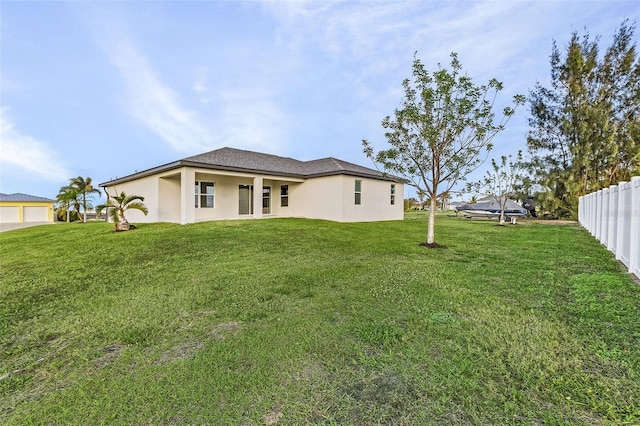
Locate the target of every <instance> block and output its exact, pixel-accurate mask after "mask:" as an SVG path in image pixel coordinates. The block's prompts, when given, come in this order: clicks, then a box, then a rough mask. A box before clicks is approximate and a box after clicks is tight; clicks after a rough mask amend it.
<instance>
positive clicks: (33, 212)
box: [23, 206, 48, 222]
mask: <svg viewBox="0 0 640 426" xmlns="http://www.w3.org/2000/svg"><path fill="white" fill-rule="evenodd" d="M47 213H48V207H26V206H25V208H24V211H23V214H24V221H25V222H46V221H47V220H48V214H47Z"/></svg>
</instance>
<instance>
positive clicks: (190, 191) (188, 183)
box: [180, 167, 196, 225]
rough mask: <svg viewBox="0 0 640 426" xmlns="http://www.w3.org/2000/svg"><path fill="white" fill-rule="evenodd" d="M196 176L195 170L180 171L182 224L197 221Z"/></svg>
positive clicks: (184, 169) (183, 169)
mask: <svg viewBox="0 0 640 426" xmlns="http://www.w3.org/2000/svg"><path fill="white" fill-rule="evenodd" d="M195 185H196V174H195V172H194V171H193V170H189V169H187V168H186V167H183V168H182V170H181V171H180V224H181V225H185V224H187V223H193V222H195V221H196V206H195Z"/></svg>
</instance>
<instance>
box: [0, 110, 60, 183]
mask: <svg viewBox="0 0 640 426" xmlns="http://www.w3.org/2000/svg"><path fill="white" fill-rule="evenodd" d="M0 141H1V143H0V163H2V168H3V170H5V172H6V169H5V168H7V167H8V168H17V169H19V170H20V171H21V172H28V173H30V174H31V175H34V176H37V177H39V178H41V179H46V180H49V181H64V180H67V179H68V178H69V176H71V173H70V172H69V170H67V168H66V166H65V165H64V162H63V161H62V160H61V159H60V158H59V156H58V154H57V153H56V152H55V151H53V150H52V149H50V148H49V147H48V146H47V145H46V144H45V143H44V142H42V141H39V140H38V139H36V138H34V137H32V136H29V135H25V134H23V133H22V132H20V130H18V129H17V128H16V126H15V124H14V123H13V122H12V121H11V120H10V119H9V118H7V111H6V108H2V109H0Z"/></svg>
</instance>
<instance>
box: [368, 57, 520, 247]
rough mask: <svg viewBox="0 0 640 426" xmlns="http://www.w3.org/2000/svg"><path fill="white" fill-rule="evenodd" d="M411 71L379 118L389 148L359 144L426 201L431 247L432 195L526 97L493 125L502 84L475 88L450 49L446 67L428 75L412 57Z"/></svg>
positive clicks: (448, 184) (484, 148) (472, 163)
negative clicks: (390, 110) (394, 103)
mask: <svg viewBox="0 0 640 426" xmlns="http://www.w3.org/2000/svg"><path fill="white" fill-rule="evenodd" d="M412 75H413V81H411V80H410V79H405V80H404V82H403V83H402V85H403V87H404V99H403V101H402V103H401V106H400V108H398V109H396V110H395V112H394V115H393V117H390V116H388V117H386V118H385V119H384V120H382V126H383V127H384V128H385V129H386V130H387V131H386V133H385V136H386V138H387V141H388V143H389V145H391V148H389V149H386V150H381V151H379V152H378V153H375V152H374V149H373V147H372V146H371V144H370V143H369V142H368V141H366V140H363V141H362V144H363V147H364V153H365V154H366V155H367V157H369V158H370V159H371V160H373V161H374V163H376V164H380V165H381V166H382V167H383V168H384V170H385V171H387V172H388V173H391V174H394V175H397V176H399V177H402V178H404V179H406V181H407V182H408V183H409V184H410V185H412V186H414V187H415V188H416V189H417V190H418V191H423V192H424V194H425V195H426V197H427V198H428V199H429V200H430V209H429V222H428V227H427V241H426V245H427V246H430V247H432V246H433V245H434V244H435V241H434V239H435V232H434V225H435V211H436V202H437V199H438V198H439V197H440V196H441V194H443V193H446V192H448V191H450V190H451V189H452V188H453V187H454V185H456V183H457V182H459V181H463V180H465V177H466V176H467V175H468V174H469V173H471V172H472V171H474V170H475V169H477V168H478V167H479V166H480V165H481V164H482V163H483V162H484V160H485V159H486V152H488V151H489V150H490V149H491V141H492V140H493V138H494V137H495V136H496V134H498V133H499V132H500V131H502V130H504V128H505V124H506V123H507V121H508V120H509V118H510V117H511V116H512V115H513V114H514V113H515V108H516V107H517V106H518V105H521V104H523V103H524V100H525V99H524V96H522V95H518V96H515V97H514V101H513V102H514V106H513V107H506V108H504V110H503V116H502V118H501V119H500V121H499V122H498V123H496V122H495V121H494V118H495V117H494V116H495V114H494V112H493V109H494V102H495V100H496V96H497V93H498V92H499V91H500V90H502V83H501V82H499V81H498V80H496V79H491V80H490V81H489V82H488V83H487V84H485V85H480V86H476V85H475V84H474V83H473V81H472V79H471V77H469V76H467V75H466V74H464V73H463V72H462V65H461V64H460V62H459V61H458V57H457V55H456V54H455V53H452V54H451V68H450V69H446V68H442V67H441V66H439V69H438V70H437V71H435V72H432V73H431V72H429V71H427V70H426V69H425V67H424V65H423V64H422V62H421V61H420V60H419V59H418V58H416V57H414V60H413V67H412ZM418 193H420V192H418Z"/></svg>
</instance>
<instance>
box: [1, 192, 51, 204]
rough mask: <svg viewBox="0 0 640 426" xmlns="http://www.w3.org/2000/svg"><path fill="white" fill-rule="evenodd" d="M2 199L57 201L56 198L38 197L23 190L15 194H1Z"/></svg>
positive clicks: (14, 200)
mask: <svg viewBox="0 0 640 426" xmlns="http://www.w3.org/2000/svg"><path fill="white" fill-rule="evenodd" d="M0 201H13V202H16V201H33V202H45V203H53V202H55V200H50V199H48V198H44V197H36V196H35V195H29V194H23V193H21V192H16V193H15V194H0Z"/></svg>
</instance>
